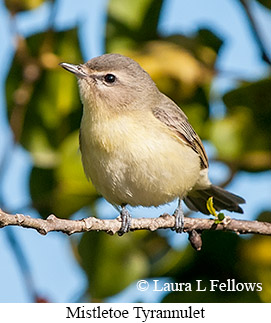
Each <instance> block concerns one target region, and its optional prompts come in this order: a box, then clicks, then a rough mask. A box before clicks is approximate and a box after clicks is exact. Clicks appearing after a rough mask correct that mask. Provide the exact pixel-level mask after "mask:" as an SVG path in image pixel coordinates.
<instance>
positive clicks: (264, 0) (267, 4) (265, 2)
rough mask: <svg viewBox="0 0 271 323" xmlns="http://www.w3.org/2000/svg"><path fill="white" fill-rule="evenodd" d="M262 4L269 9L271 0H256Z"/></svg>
mask: <svg viewBox="0 0 271 323" xmlns="http://www.w3.org/2000/svg"><path fill="white" fill-rule="evenodd" d="M257 1H258V2H259V3H261V4H262V5H263V6H265V7H266V8H268V9H270V10H271V0H257Z"/></svg>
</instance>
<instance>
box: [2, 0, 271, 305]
mask: <svg viewBox="0 0 271 323" xmlns="http://www.w3.org/2000/svg"><path fill="white" fill-rule="evenodd" d="M41 2H42V1H34V0H32V1H31V0H29V1H27V0H26V1H15V0H13V1H12V0H10V1H9V0H6V1H5V3H6V6H7V8H8V9H9V10H10V11H11V12H12V13H13V14H15V13H16V12H18V11H20V10H29V9H33V8H35V7H36V6H37V5H39V3H41ZM259 2H260V3H262V4H263V5H265V6H267V7H268V6H269V4H270V1H267V0H266V1H263V0H262V1H259ZM163 5H164V1H162V0H136V1H124V0H111V1H109V5H108V12H107V32H106V51H107V52H119V53H122V54H124V55H128V56H130V57H132V58H134V59H135V60H136V61H138V62H139V64H140V65H141V66H142V67H143V68H144V69H146V70H147V71H148V72H149V73H150V75H151V77H152V78H153V79H154V81H155V82H156V84H157V85H158V87H159V88H160V90H161V91H162V92H164V93H166V94H167V95H169V96H170V97H171V98H172V99H173V100H175V101H176V102H177V103H178V104H179V105H180V106H182V108H183V110H184V111H185V112H186V114H187V115H188V117H189V120H190V122H191V123H192V125H193V127H194V128H195V130H196V131H197V132H198V133H199V135H200V136H201V137H202V138H203V139H206V140H209V141H211V143H212V144H213V145H214V147H215V148H216V152H217V156H216V158H217V159H219V160H221V161H223V162H224V163H225V164H227V165H228V166H229V168H230V169H231V170H232V171H234V173H233V174H235V173H238V171H240V170H245V171H247V172H259V171H265V170H268V169H270V166H271V160H270V158H271V157H270V153H271V152H270V151H271V147H270V132H271V126H270V120H271V105H270V102H271V94H270V88H271V79H270V76H268V77H266V78H265V79H262V80H258V81H255V82H247V81H245V80H244V81H243V82H240V83H239V84H236V88H235V89H233V90H231V91H229V92H228V93H226V94H225V95H224V97H223V98H222V99H223V101H224V103H225V115H224V116H223V118H219V119H218V118H214V117H213V116H212V115H211V113H210V101H211V98H210V87H211V84H212V81H213V78H214V77H215V76H216V75H217V73H219V72H218V71H216V68H215V66H216V60H217V57H218V54H219V51H220V48H221V46H222V45H223V41H224V40H223V39H221V36H218V35H217V34H216V31H215V30H209V29H204V28H202V29H200V30H198V31H197V32H195V33H194V34H192V35H181V34H175V35H171V36H169V37H163V36H162V35H160V34H159V31H158V22H159V18H160V12H161V9H162V7H163ZM51 26H53V24H51ZM79 48H80V47H79V43H78V38H77V30H76V29H73V30H65V31H61V32H59V31H54V30H53V28H51V29H50V30H49V31H47V32H43V33H39V34H35V35H32V36H29V37H27V38H25V39H24V38H22V37H19V38H18V40H17V50H16V54H15V56H14V60H13V64H12V67H11V70H10V73H9V76H8V79H7V83H6V93H7V102H8V116H9V120H10V124H11V128H12V130H13V133H14V139H15V141H16V142H19V143H20V144H21V145H22V146H23V147H24V148H25V149H26V150H28V151H29V153H30V154H31V156H32V160H33V169H32V172H31V177H30V189H31V197H32V201H33V206H34V207H35V208H36V209H37V210H38V211H39V213H40V214H41V215H42V216H44V217H46V216H48V214H50V213H55V214H56V215H57V216H58V217H69V216H71V215H72V214H74V213H75V212H76V211H78V210H79V209H81V208H82V207H83V206H88V205H90V204H91V205H92V206H93V205H95V204H94V202H95V201H96V199H97V197H98V195H97V193H96V191H95V189H94V188H93V186H92V185H91V183H88V182H87V180H86V179H85V176H84V174H83V169H82V166H81V162H80V153H79V151H78V129H79V125H80V118H81V114H82V111H81V103H80V100H79V95H78V89H77V84H76V79H75V77H74V76H73V75H70V74H68V73H66V72H65V71H63V70H62V69H60V67H59V66H58V63H59V62H60V61H66V62H71V63H77V62H78V63H79V62H82V56H81V53H80V50H79ZM94 213H95V212H94ZM264 215H265V216H266V215H267V217H266V218H267V221H268V220H269V221H270V211H266V212H265V214H264ZM261 217H263V215H261ZM172 234H174V233H172ZM78 241H79V243H78V242H77V240H73V244H74V246H73V247H74V254H75V257H76V259H77V260H78V262H79V264H80V265H81V266H82V268H83V269H84V271H85V273H86V275H87V278H88V281H89V286H88V299H89V300H92V301H93V300H98V301H103V300H105V299H106V298H107V297H109V296H112V295H115V294H117V293H119V292H121V291H122V290H123V289H124V288H126V287H128V286H129V285H130V284H131V283H133V282H134V281H136V280H138V279H141V278H149V279H153V277H166V278H168V279H171V280H172V281H174V282H191V283H192V285H193V286H194V284H195V281H196V280H198V279H202V285H205V286H206V285H207V286H208V285H209V284H210V280H211V279H219V280H220V282H224V283H225V282H226V281H227V279H235V280H236V281H237V282H255V283H257V282H262V283H263V284H264V288H263V291H262V292H219V291H218V292H195V291H192V292H172V293H169V294H167V295H166V296H165V297H164V299H163V301H164V302H169V301H170V302H226V301H227V302H259V301H262V302H271V296H270V289H271V279H270V277H271V275H270V274H271V259H270V252H267V251H268V250H270V248H271V245H270V243H271V242H270V238H268V237H261V236H253V237H247V239H242V238H240V237H239V236H237V235H236V234H233V233H232V234H230V233H225V232H204V233H203V250H202V251H201V252H195V251H194V250H193V249H192V247H191V246H190V245H188V246H187V247H185V248H184V249H183V250H177V249H174V248H172V247H171V246H170V243H169V240H168V238H167V237H162V236H161V235H160V233H159V232H145V231H144V232H134V233H129V234H127V235H125V236H123V237H121V238H120V237H118V236H109V235H106V234H105V233H102V232H98V233H96V232H91V233H84V234H82V235H81V238H79V239H78ZM135 288H136V287H135ZM267 291H269V293H268V292H267Z"/></svg>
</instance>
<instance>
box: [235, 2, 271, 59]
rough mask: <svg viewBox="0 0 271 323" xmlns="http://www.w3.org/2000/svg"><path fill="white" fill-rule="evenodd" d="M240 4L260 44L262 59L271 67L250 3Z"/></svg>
mask: <svg viewBox="0 0 271 323" xmlns="http://www.w3.org/2000/svg"><path fill="white" fill-rule="evenodd" d="M240 4H241V5H242V6H243V8H244V10H245V12H246V15H247V18H248V22H249V25H250V29H251V31H252V33H253V35H254V38H255V40H256V42H257V44H258V47H259V49H260V51H261V54H262V59H263V60H264V61H265V62H266V63H267V64H269V65H271V58H270V57H269V55H268V50H266V49H265V45H264V42H263V40H262V37H261V33H260V30H259V28H258V26H257V24H256V21H255V19H254V17H253V15H252V12H251V8H250V6H249V3H248V1H247V0H240Z"/></svg>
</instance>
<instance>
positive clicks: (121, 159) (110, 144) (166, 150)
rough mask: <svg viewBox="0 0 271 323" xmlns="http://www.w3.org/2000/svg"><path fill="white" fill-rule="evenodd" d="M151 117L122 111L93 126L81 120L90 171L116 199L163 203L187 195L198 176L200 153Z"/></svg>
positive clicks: (85, 159)
mask: <svg viewBox="0 0 271 323" xmlns="http://www.w3.org/2000/svg"><path fill="white" fill-rule="evenodd" d="M150 117H151V116H150ZM146 120H148V118H145V119H144V120H142V119H141V120H138V119H136V118H134V117H133V119H131V118H130V117H129V116H123V117H119V118H114V119H113V120H108V121H103V122H101V123H97V124H95V125H92V126H90V127H86V126H85V125H86V124H84V122H86V123H87V122H88V120H86V119H84V118H83V120H82V126H81V140H80V148H81V153H82V162H83V166H84V170H85V173H86V175H87V177H89V178H90V179H91V181H92V183H93V185H94V186H95V187H96V189H97V190H98V191H99V192H100V193H101V194H102V195H103V196H104V197H105V198H106V199H107V200H108V201H109V202H110V203H112V204H117V205H121V204H130V205H132V206H136V205H142V206H152V205H153V206H158V205H160V204H164V203H168V202H170V201H172V200H173V199H175V198H177V197H183V196H184V195H186V193H187V192H188V191H189V190H190V189H192V188H193V186H194V185H195V183H196V182H197V180H198V178H199V172H200V162H199V157H198V155H197V154H196V153H195V152H194V151H193V150H192V149H191V148H189V147H187V146H186V145H185V144H183V143H182V142H181V141H178V140H177V139H176V138H174V136H173V135H172V134H171V133H170V131H168V130H167V128H166V126H164V125H163V124H162V123H161V122H160V121H159V120H157V123H155V124H153V121H155V122H156V119H153V120H152V119H149V121H146ZM150 120H152V122H150ZM87 124H89V123H87Z"/></svg>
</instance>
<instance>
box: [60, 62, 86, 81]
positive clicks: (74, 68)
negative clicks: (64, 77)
mask: <svg viewBox="0 0 271 323" xmlns="http://www.w3.org/2000/svg"><path fill="white" fill-rule="evenodd" d="M59 65H60V66H61V67H63V68H64V69H65V70H67V71H69V72H71V73H73V74H75V75H76V76H77V77H79V78H85V77H87V76H88V75H87V73H86V72H85V71H84V67H83V65H81V64H79V65H74V64H70V63H60V64H59Z"/></svg>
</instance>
